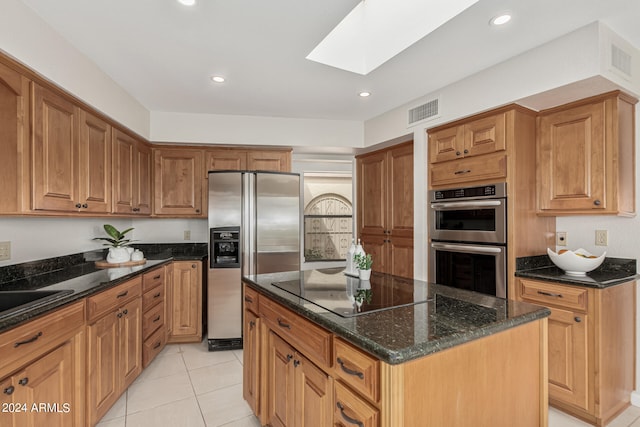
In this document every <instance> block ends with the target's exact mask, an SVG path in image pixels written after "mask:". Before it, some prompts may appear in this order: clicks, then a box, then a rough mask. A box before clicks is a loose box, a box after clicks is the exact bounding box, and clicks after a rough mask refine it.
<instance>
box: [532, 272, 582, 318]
mask: <svg viewBox="0 0 640 427" xmlns="http://www.w3.org/2000/svg"><path fill="white" fill-rule="evenodd" d="M588 292H589V291H588V289H583V288H578V287H573V286H563V285H558V284H555V283H546V282H536V281H532V280H524V279H520V297H521V298H522V299H523V300H526V301H529V302H535V303H538V304H542V305H553V306H557V307H562V308H567V309H570V310H581V311H586V310H587V302H588V297H587V296H588Z"/></svg>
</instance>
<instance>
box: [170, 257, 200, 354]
mask: <svg viewBox="0 0 640 427" xmlns="http://www.w3.org/2000/svg"><path fill="white" fill-rule="evenodd" d="M172 268H173V275H172V276H173V277H172V280H171V291H170V292H168V295H170V298H169V299H168V300H167V305H168V306H167V310H168V311H169V312H170V314H169V315H168V316H167V317H168V321H169V336H168V339H167V342H169V343H176V342H183V343H184V342H200V341H201V340H202V323H203V311H202V289H203V284H202V262H199V261H174V262H173V267H172Z"/></svg>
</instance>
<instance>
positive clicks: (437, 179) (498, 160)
mask: <svg viewBox="0 0 640 427" xmlns="http://www.w3.org/2000/svg"><path fill="white" fill-rule="evenodd" d="M506 176H507V156H506V155H505V154H487V155H483V156H474V157H467V158H464V159H460V160H453V161H450V162H444V163H438V164H433V165H431V166H430V167H429V185H430V186H431V187H435V186H439V185H447V184H455V183H460V182H469V181H483V180H488V179H492V180H499V179H504V178H506Z"/></svg>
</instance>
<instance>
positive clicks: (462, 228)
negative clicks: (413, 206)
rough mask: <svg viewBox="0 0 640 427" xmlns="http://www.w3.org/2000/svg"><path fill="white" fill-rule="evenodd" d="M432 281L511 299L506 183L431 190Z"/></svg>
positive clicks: (429, 267) (430, 254)
mask: <svg viewBox="0 0 640 427" xmlns="http://www.w3.org/2000/svg"><path fill="white" fill-rule="evenodd" d="M428 212H429V214H428V220H429V238H430V241H429V266H428V271H429V281H430V282H434V283H438V284H442V285H447V286H453V287H456V288H461V289H469V290H473V291H477V292H482V293H485V294H490V295H494V296H498V297H502V298H506V297H507V261H506V260H507V192H506V183H498V184H491V185H483V186H478V187H465V188H451V189H447V190H432V191H430V192H429V209H428Z"/></svg>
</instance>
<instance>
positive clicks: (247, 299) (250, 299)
mask: <svg viewBox="0 0 640 427" xmlns="http://www.w3.org/2000/svg"><path fill="white" fill-rule="evenodd" d="M244 300H245V302H248V303H251V304H252V303H253V298H251V297H250V296H248V295H245V296H244Z"/></svg>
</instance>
